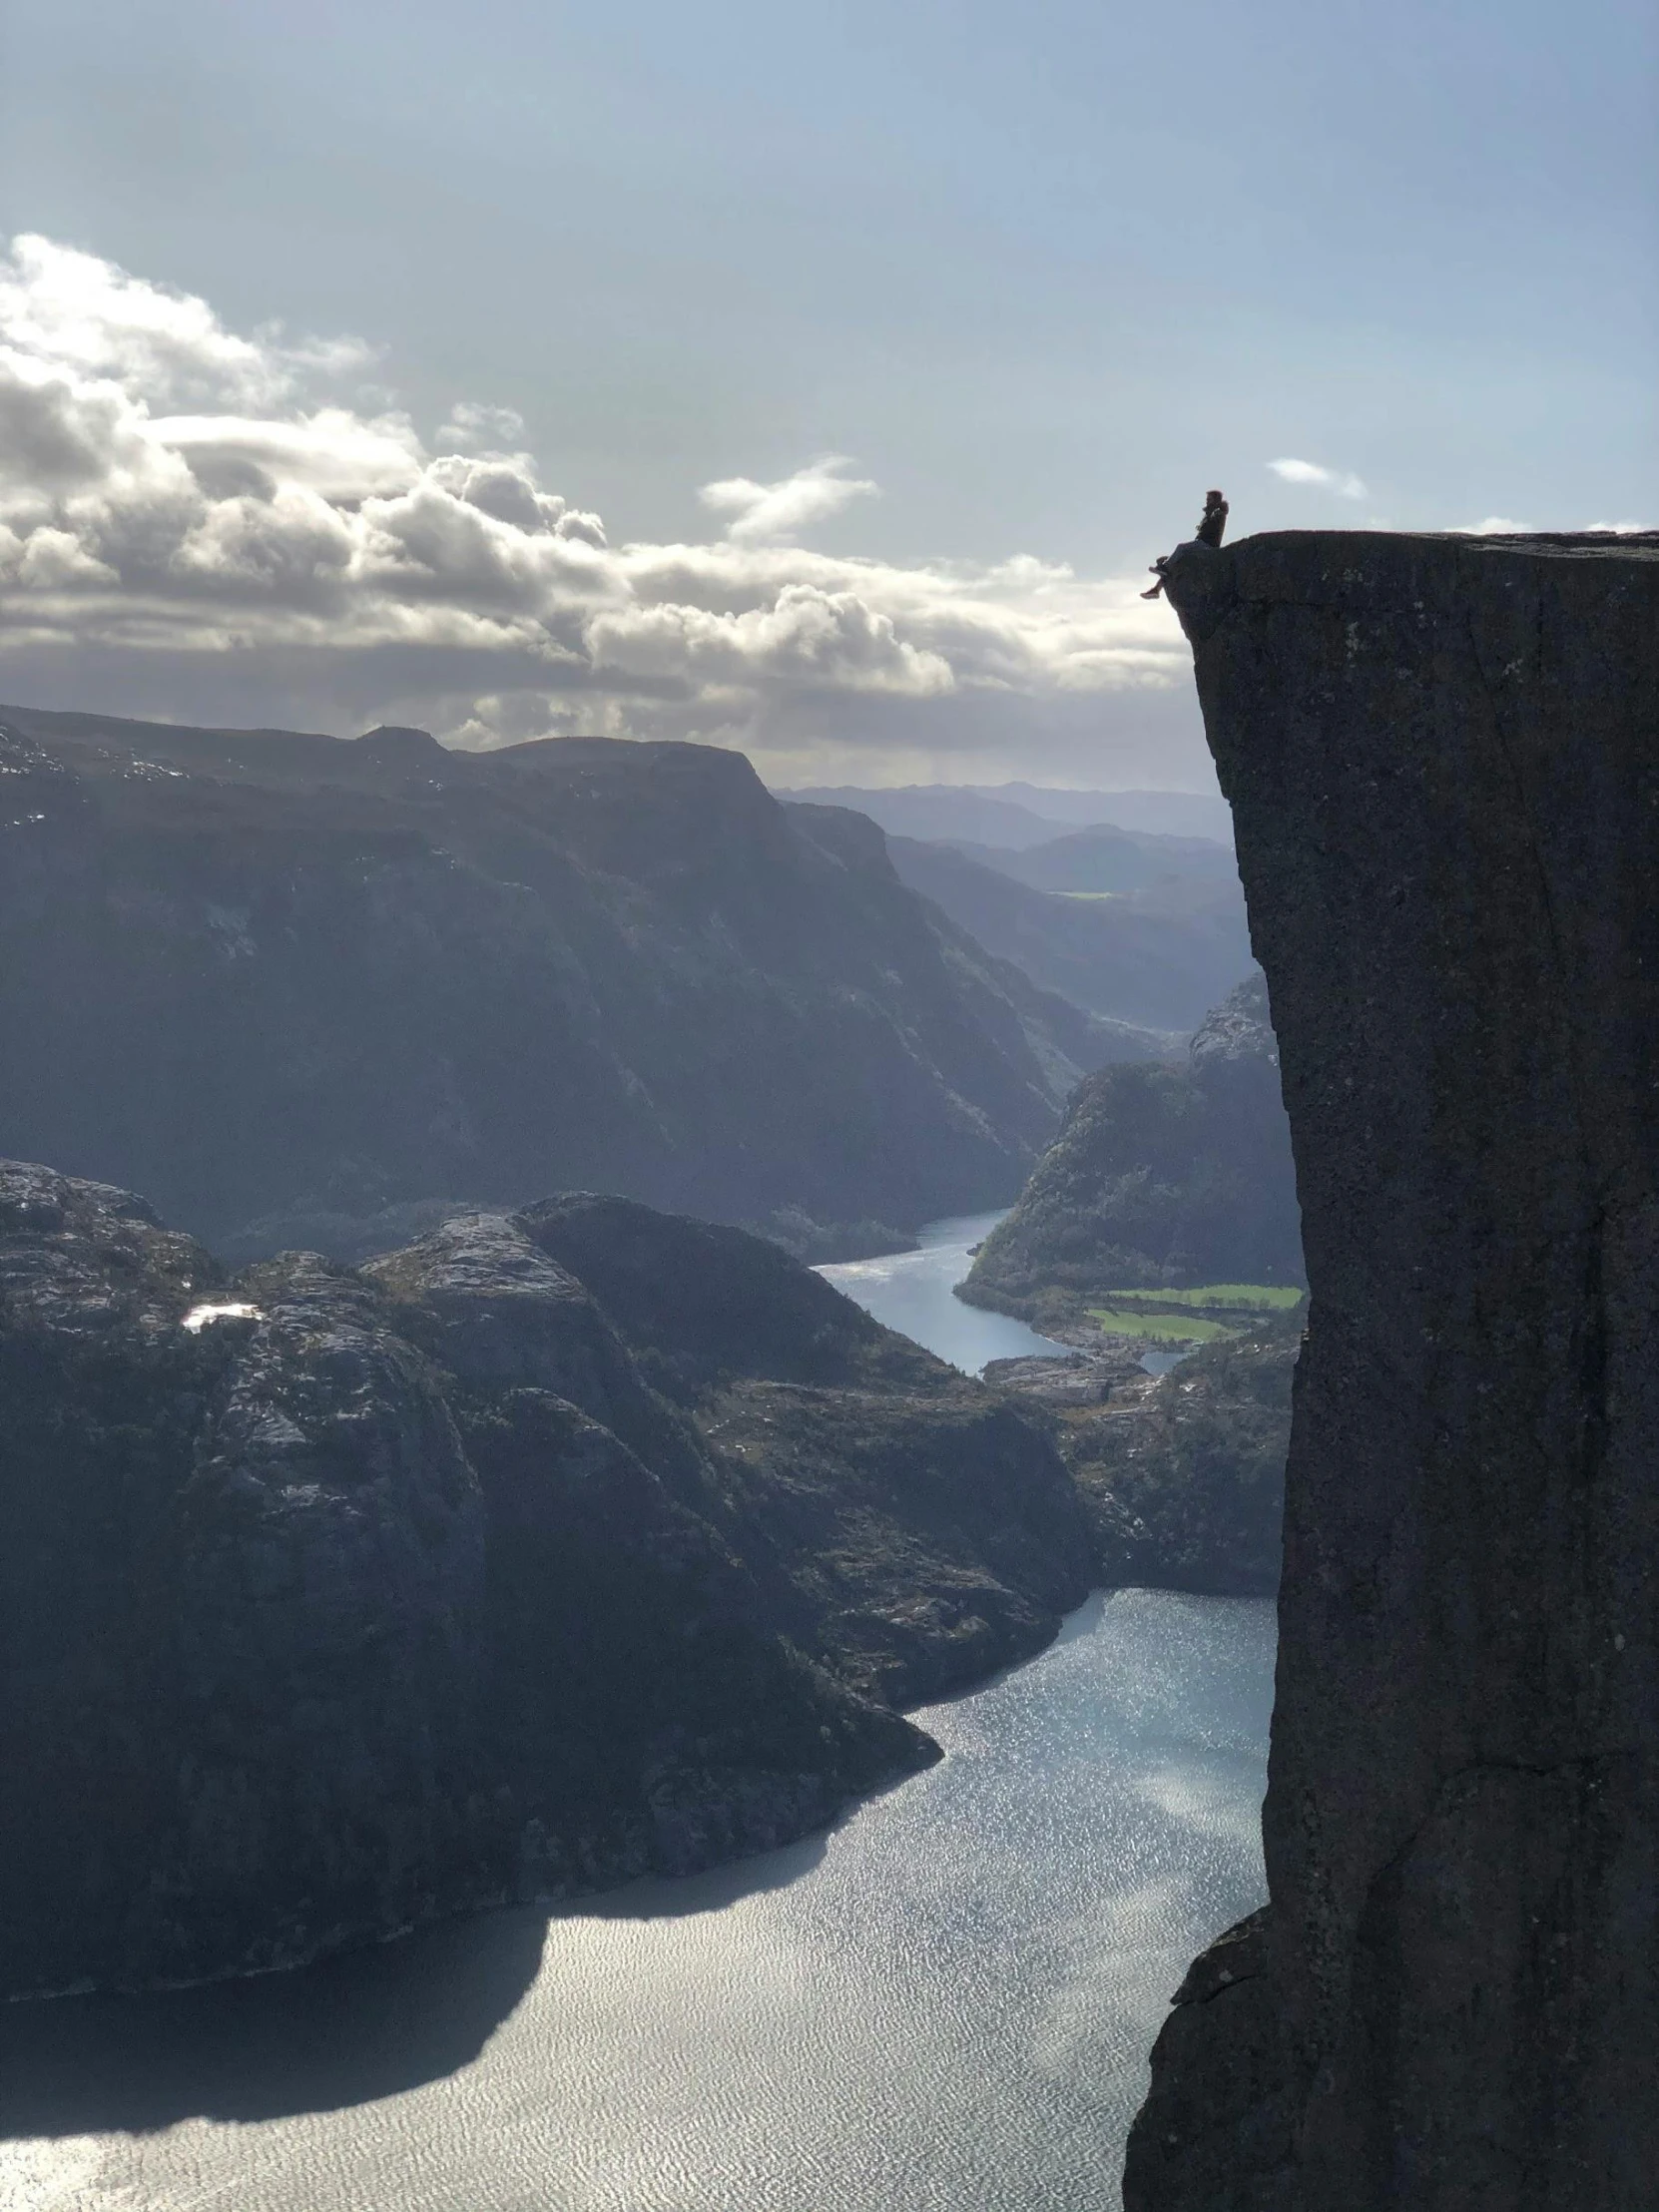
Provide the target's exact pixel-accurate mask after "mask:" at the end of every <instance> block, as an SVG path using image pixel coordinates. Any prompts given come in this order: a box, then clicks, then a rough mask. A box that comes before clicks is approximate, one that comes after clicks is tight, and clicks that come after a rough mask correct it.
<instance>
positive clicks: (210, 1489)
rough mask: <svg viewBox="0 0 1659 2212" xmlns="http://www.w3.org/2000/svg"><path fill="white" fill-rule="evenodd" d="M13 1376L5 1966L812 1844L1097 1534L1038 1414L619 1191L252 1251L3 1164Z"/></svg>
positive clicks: (262, 1937) (293, 1936)
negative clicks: (920, 1719) (365, 1237)
mask: <svg viewBox="0 0 1659 2212" xmlns="http://www.w3.org/2000/svg"><path fill="white" fill-rule="evenodd" d="M584 1278H587V1280H584ZM0 1405H3V1406H4V1412H5V1418H4V1420H3V1421H0V1775H3V1777H4V1784H3V1788H0V1858H3V1861H4V1864H5V1867H6V1884H7V1906H8V1910H7V1913H6V1915H5V1917H4V1919H3V1921H0V1989H3V1990H4V1991H5V1992H7V1993H35V1992H41V1991H49V1990H60V1989H64V1988H68V1987H76V1986H80V1987H88V1986H92V1987H111V1986H114V1987H134V1986H141V1985H154V1984H157V1983H165V1982H170V1981H185V1980H193V1979H199V1978H204V1977H211V1976H215V1975H224V1974H232V1973H237V1972H243V1971H249V1970H254V1969H258V1968H263V1967H273V1966H281V1965H290V1964H294V1963H298V1962H300V1961H302V1960H306V1959H309V1958H313V1957H316V1956H319V1955H321V1954H323V1953H325V1952H328V1951H330V1950H334V1949H338V1948H340V1947H341V1946H343V1945H347V1944H351V1943H359V1942H364V1941H369V1940H373V1939H375V1938H377V1937H381V1936H388V1935H393V1934H396V1933H397V1932H398V1931H400V1930H402V1929H404V1928H407V1927H409V1926H411V1925H413V1924H415V1923H418V1922H421V1921H424V1920H429V1919H431V1918H432V1917H434V1916H435V1915H438V1914H443V1913H451V1912H456V1911H462V1910H467V1909H471V1908H475V1907H480V1906H487V1905H491V1904H497V1903H501V1902H505V1901H513V1900H516V1901H531V1900H549V1899H559V1898H566V1897H570V1896H572V1895H575V1894H579V1893H581V1892H583V1891H588V1890H593V1889H596V1888H602V1887H605V1886H607V1885H610V1884H614V1883H617V1882H622V1881H626V1880H628V1879H629V1878H630V1877H632V1876H635V1875H639V1874H645V1873H651V1872H655V1873H659V1874H680V1873H687V1872H690V1871H693V1870H695V1869H697V1868H701V1867H707V1866H710V1865H713V1864H716V1863H718V1862H720V1861H722V1860H726V1859H730V1858H734V1857H738V1856H742V1855H743V1854H746V1853H750V1852H755V1851H762V1850H767V1849H771V1848H773V1847H774V1846H777V1845H779V1844H783V1843H786V1842H789V1841H791V1840H792V1839H794V1838H795V1837H798V1836H800V1835H802V1834H803V1833H805V1832H807V1831H808V1830H811V1829H813V1828H816V1827H821V1826H823V1825H824V1824H825V1823H826V1822H828V1821H830V1819H832V1818H833V1817H834V1815H835V1814H836V1813H837V1812H838V1811H839V1810H840V1809H841V1807H843V1806H844V1805H845V1804H846V1803H847V1802H848V1801H849V1799H851V1798H853V1797H855V1796H857V1795H859V1794H860V1793H862V1792H864V1791H867V1790H869V1789H871V1788H874V1787H876V1786H878V1785H879V1784H881V1783H884V1782H887V1781H890V1780H893V1779H895V1778H896V1777H898V1776H900V1775H903V1774H906V1773H910V1772H912V1771H914V1770H915V1769H916V1768H917V1767H919V1766H923V1765H926V1764H927V1763H928V1762H929V1761H930V1760H931V1759H933V1758H934V1757H936V1756H937V1753H936V1747H934V1746H933V1745H932V1743H931V1741H930V1740H929V1739H928V1738H927V1737H926V1736H924V1735H923V1734H922V1733H921V1732H920V1731H919V1730H918V1729H916V1728H914V1727H912V1726H911V1725H910V1724H909V1723H908V1722H906V1721H904V1720H903V1719H902V1718H901V1717H900V1716H899V1713H898V1712H897V1711H896V1710H895V1707H897V1706H898V1705H901V1704H905V1703H912V1702H915V1701H917V1700H918V1699H920V1698H921V1697H923V1696H931V1695H936V1694H942V1693H944V1692H947V1691H950V1690H954V1689H960V1688H963V1687H965V1686H966V1685H967V1684H968V1683H969V1682H971V1681H972V1680H973V1679H975V1677H976V1676H978V1675H980V1674H983V1673H985V1672H987V1671H989V1670H990V1669H992V1668H994V1667H996V1666H999V1665H1003V1664H1005V1663H1006V1662H1008V1661H1009V1660H1011V1659H1014V1658H1018V1657H1021V1656H1023V1655H1025V1654H1026V1653H1028V1652H1029V1651H1031V1650H1034V1649H1035V1648H1037V1647H1038V1646H1039V1645H1040V1644H1041V1643H1042V1642H1043V1641H1045V1640H1046V1638H1047V1637H1048V1636H1049V1635H1051V1634H1052V1633H1053V1630H1054V1628H1055V1626H1056V1625H1057V1622H1058V1618H1059V1615H1060V1613H1061V1612H1062V1611H1063V1610H1065V1609H1066V1608H1067V1607H1069V1606H1071V1605H1073V1604H1075V1603H1077V1602H1078V1600H1079V1599H1080V1598H1081V1597H1082V1596H1083V1594H1084V1593H1085V1591H1086V1589H1087V1587H1088V1584H1089V1579H1090V1556H1089V1543H1088V1534H1087V1529H1086V1526H1085V1524H1084V1519H1083V1515H1082V1512H1081V1509H1080V1507H1079V1504H1078V1500H1077V1497H1076V1494H1075V1492H1074V1491H1073V1489H1072V1487H1071V1484H1070V1482H1069V1480H1068V1478H1067V1476H1066V1473H1065V1469H1064V1467H1063V1466H1062V1465H1061V1463H1060V1461H1059V1459H1058V1458H1057V1457H1056V1455H1055V1453H1054V1451H1053V1448H1052V1446H1051V1444H1050V1443H1049V1442H1048V1440H1047V1439H1046V1437H1045V1436H1044V1434H1043V1433H1042V1431H1041V1429H1040V1428H1039V1427H1038V1426H1036V1425H1034V1424H1032V1423H1031V1422H1029V1421H1026V1420H1024V1419H1022V1418H1021V1417H1020V1415H1019V1414H1018V1413H1017V1412H1016V1411H1015V1410H1014V1409H1012V1408H1011V1407H1009V1406H1008V1405H1007V1404H1006V1403H1005V1402H1004V1401H1003V1399H1002V1398H1000V1397H999V1396H998V1394H997V1393H995V1392H993V1391H989V1390H985V1389H983V1388H982V1387H981V1386H980V1385H978V1384H977V1383H970V1382H968V1381H967V1379H966V1378H965V1377H962V1376H960V1375H959V1374H957V1373H956V1371H955V1370H953V1369H950V1368H947V1367H945V1366H944V1364H943V1363H942V1362H939V1361H937V1360H934V1359H932V1358H931V1357H930V1356H929V1355H928V1354H926V1353H923V1352H922V1351H921V1350H920V1349H919V1348H918V1347H916V1346H914V1345H911V1344H908V1343H907V1342H906V1341H905V1340H903V1339H901V1338H898V1337H895V1336H893V1335H892V1334H891V1333H890V1332H889V1331H887V1330H884V1329H881V1328H880V1327H879V1326H878V1325H877V1324H876V1323H874V1322H872V1321H871V1320H870V1319H869V1318H868V1316H867V1315H865V1314H863V1313H862V1312H861V1311H860V1310H859V1309H858V1308H856V1307H854V1306H852V1305H851V1304H850V1303H849V1302H848V1301H847V1300H845V1299H843V1298H842V1297H840V1295H839V1294H838V1293H837V1292H834V1291H832V1290H831V1289H830V1287H829V1285H828V1284H826V1283H824V1282H823V1281H822V1279H821V1278H819V1277H818V1276H816V1275H814V1274H812V1273H811V1272H810V1271H809V1270H808V1269H806V1268H803V1267H802V1266H800V1264H799V1263H797V1262H796V1261H794V1260H792V1259H790V1258H789V1257H788V1255H786V1254H785V1253H783V1252H781V1251H779V1250H778V1249H777V1248H776V1247H775V1246H773V1245H771V1244H768V1243H765V1242H762V1241H760V1240H758V1239H756V1238H753V1237H749V1236H746V1235H744V1234H743V1233H742V1232H740V1231H737V1230H716V1229H711V1228H709V1227H708V1225H706V1224H703V1223H697V1222H690V1221H680V1220H676V1219H674V1218H671V1217H668V1216H664V1215H661V1214H656V1213H653V1212H652V1210H651V1209H650V1208H648V1207H644V1206H638V1205H630V1204H628V1203H627V1202H625V1201H619V1200H593V1199H587V1200H584V1199H565V1200H562V1201H558V1202H551V1203H549V1204H546V1205H543V1206H541V1207H538V1208H536V1209H533V1210H532V1211H531V1212H530V1213H528V1214H525V1215H523V1216H520V1217H518V1218H516V1219H509V1218H506V1217H503V1216H498V1215H488V1214H473V1215H470V1216H465V1217H460V1218H457V1219H454V1220H451V1221H449V1222H446V1223H444V1224H443V1225H442V1226H441V1227H440V1228H438V1229H437V1230H435V1231H433V1232H432V1233H431V1234H429V1235H428V1236H427V1237H425V1238H423V1239H421V1240H420V1241H419V1242H418V1243H417V1244H416V1245H414V1246H413V1247H411V1248H409V1249H408V1250H406V1251H404V1252H400V1253H394V1254H390V1255H387V1256H386V1257H385V1258H383V1259H382V1260H379V1261H377V1262H376V1263H374V1264H373V1266H372V1267H370V1268H367V1269H365V1270H362V1271H360V1272H359V1271H352V1270H350V1269H347V1268H343V1267H340V1266H337V1265H335V1264H333V1263H331V1262H329V1261H326V1260H324V1259H321V1258H319V1257H318V1256H317V1255H315V1254H306V1253H288V1254H284V1255H281V1256H280V1257H278V1258H276V1259H273V1260H267V1261H262V1262H260V1263H258V1264H256V1265H255V1266H254V1267H252V1268H251V1269H249V1270H248V1271H247V1272H246V1273H245V1274H244V1275H242V1276H241V1277H240V1278H237V1279H235V1280H234V1281H232V1280H228V1279H227V1278H226V1276H225V1274H224V1272H223V1270H221V1269H220V1268H219V1266H218V1265H217V1263H216V1262H215V1261H214V1260H213V1259H212V1258H211V1257H210V1256H209V1254H207V1253H206V1252H205V1251H204V1250H203V1249H202V1247H201V1246H199V1245H197V1244H195V1243H194V1242H193V1241H192V1240H191V1239H190V1238H187V1237H182V1236H179V1235H176V1234H174V1233H172V1232H170V1231H168V1230H167V1229H165V1228H164V1227H163V1226H162V1225H161V1223H160V1222H159V1221H158V1220H157V1218H156V1216H155V1214H154V1213H153V1212H152V1211H151V1209H150V1208H149V1207H148V1206H146V1205H145V1204H144V1203H143V1202H142V1201H140V1200H137V1199H135V1198H133V1197H131V1196H130V1195H129V1194H127V1193H125V1192H122V1191H118V1190H114V1189H111V1188H110V1187H109V1186H106V1185H100V1184H90V1183H86V1182H79V1181H76V1180H73V1179H71V1178H68V1177H65V1176H61V1175H58V1174H55V1173H54V1172H53V1171H52V1170H50V1169H47V1168H43V1167H35V1166H29V1165H20V1164H16V1163H3V1164H0Z"/></svg>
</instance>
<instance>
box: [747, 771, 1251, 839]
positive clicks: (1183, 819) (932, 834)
mask: <svg viewBox="0 0 1659 2212" xmlns="http://www.w3.org/2000/svg"><path fill="white" fill-rule="evenodd" d="M778 796H779V798H780V799H798V800H807V801H811V802H813V803H815V804H817V805H820V806H826V807H850V808H852V809H853V810H854V811H855V812H856V813H858V814H861V815H868V817H869V819H870V820H871V822H878V823H879V824H880V825H881V828H882V829H883V830H890V831H891V832H893V834H895V835H897V836H901V837H920V838H922V839H924V840H927V841H934V840H939V839H950V840H960V839H966V840H967V841H968V842H970V843H973V844H992V845H1003V846H1006V847H1008V848H1009V849H1011V850H1014V851H1019V850H1022V849H1023V848H1024V847H1025V846H1026V845H1032V844H1043V843H1045V842H1047V840H1048V839H1049V838H1051V837H1053V836H1055V835H1056V834H1057V833H1058V831H1059V830H1064V829H1076V830H1081V829H1088V828H1090V827H1092V826H1093V825H1095V824H1097V823H1111V824H1112V825H1114V826H1115V827H1116V828H1117V829H1120V830H1140V831H1142V832H1145V833H1147V834H1150V835H1154V836H1169V837H1207V838H1210V839H1211V840H1213V841H1214V842H1216V843H1220V844H1226V845H1229V846H1230V845H1231V844H1232V842H1233V816H1232V812H1231V810H1230V809H1229V807H1228V804H1227V802H1226V800H1225V799H1223V798H1222V797H1221V796H1220V794H1219V793H1208V794H1207V793H1202V792H1084V791H1049V790H1047V789H1046V788H1045V787H1043V786H1042V785H1039V784H906V785H901V786H900V787H899V788H897V789H896V790H891V791H869V790H864V789H862V788H859V787H855V786H852V785H841V786H836V787H834V788H823V789H817V790H811V791H781V792H780V793H779V794H778Z"/></svg>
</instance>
